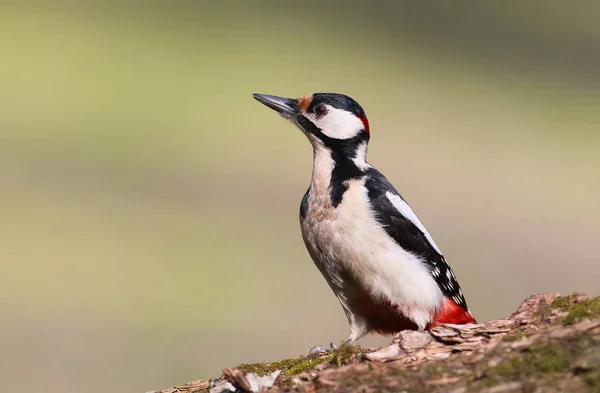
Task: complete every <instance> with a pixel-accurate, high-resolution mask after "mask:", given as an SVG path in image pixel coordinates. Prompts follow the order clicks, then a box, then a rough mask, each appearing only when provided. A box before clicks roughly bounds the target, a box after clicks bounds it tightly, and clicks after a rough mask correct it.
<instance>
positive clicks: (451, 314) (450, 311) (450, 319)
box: [425, 298, 477, 330]
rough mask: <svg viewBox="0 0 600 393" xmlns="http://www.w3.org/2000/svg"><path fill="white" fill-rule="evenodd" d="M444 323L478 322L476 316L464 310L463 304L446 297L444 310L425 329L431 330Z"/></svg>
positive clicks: (462, 323)
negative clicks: (460, 304)
mask: <svg viewBox="0 0 600 393" xmlns="http://www.w3.org/2000/svg"><path fill="white" fill-rule="evenodd" d="M443 323H450V324H453V325H464V324H467V323H477V321H476V320H475V318H473V316H472V315H471V314H469V313H468V312H466V311H465V310H464V308H462V307H461V306H459V305H458V304H456V302H455V301H454V300H452V299H449V298H446V300H444V305H443V306H442V311H440V312H439V313H438V314H437V315H436V316H435V317H434V318H433V321H432V322H431V323H429V324H428V325H427V326H426V327H425V330H429V329H431V328H434V327H436V326H438V325H441V324H443Z"/></svg>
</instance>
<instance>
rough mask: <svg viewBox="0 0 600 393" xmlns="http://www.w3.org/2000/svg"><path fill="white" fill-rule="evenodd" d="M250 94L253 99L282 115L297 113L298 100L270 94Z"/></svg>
mask: <svg viewBox="0 0 600 393" xmlns="http://www.w3.org/2000/svg"><path fill="white" fill-rule="evenodd" d="M252 96H253V97H254V99H256V101H258V102H260V103H261V104H264V105H266V106H268V107H269V108H271V109H273V110H274V111H277V112H279V114H281V115H282V116H285V117H295V116H296V115H297V114H298V110H299V109H298V100H295V99H292V98H285V97H277V96H271V95H268V94H256V93H255V94H253V95H252Z"/></svg>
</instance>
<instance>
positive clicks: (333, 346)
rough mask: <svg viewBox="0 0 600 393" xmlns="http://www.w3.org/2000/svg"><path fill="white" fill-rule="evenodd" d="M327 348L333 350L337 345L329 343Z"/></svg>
mask: <svg viewBox="0 0 600 393" xmlns="http://www.w3.org/2000/svg"><path fill="white" fill-rule="evenodd" d="M329 348H331V350H332V351H335V350H336V349H338V346H337V344H336V343H329Z"/></svg>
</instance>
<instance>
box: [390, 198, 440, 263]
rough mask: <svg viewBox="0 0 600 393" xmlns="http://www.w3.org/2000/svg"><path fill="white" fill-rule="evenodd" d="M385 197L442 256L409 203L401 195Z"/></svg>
mask: <svg viewBox="0 0 600 393" xmlns="http://www.w3.org/2000/svg"><path fill="white" fill-rule="evenodd" d="M385 196H387V197H388V199H389V200H390V202H392V205H394V207H395V208H396V209H397V210H398V211H399V212H400V213H401V214H402V215H403V216H404V217H406V218H408V220H409V221H410V222H412V223H413V224H414V225H415V226H416V227H417V228H419V230H420V231H421V232H423V235H425V237H426V238H427V240H428V241H429V243H430V244H431V245H432V246H433V248H434V249H435V251H437V252H438V254H440V255H442V252H441V251H440V249H439V248H438V246H437V244H435V242H434V241H433V238H432V237H431V235H430V234H429V232H427V229H425V227H424V226H423V224H422V223H421V221H420V220H419V218H418V217H417V215H416V214H415V212H414V211H413V210H412V209H411V208H410V206H408V203H406V201H405V200H404V199H402V198H400V196H399V195H395V194H393V193H391V192H389V191H388V192H386V193H385ZM448 271H449V270H448Z"/></svg>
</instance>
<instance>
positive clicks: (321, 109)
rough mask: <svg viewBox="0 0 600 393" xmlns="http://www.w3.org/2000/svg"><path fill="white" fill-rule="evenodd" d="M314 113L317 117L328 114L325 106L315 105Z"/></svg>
mask: <svg viewBox="0 0 600 393" xmlns="http://www.w3.org/2000/svg"><path fill="white" fill-rule="evenodd" d="M313 113H314V114H315V115H317V116H325V115H326V114H327V107H326V106H325V105H323V104H319V105H315V107H314V108H313Z"/></svg>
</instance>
